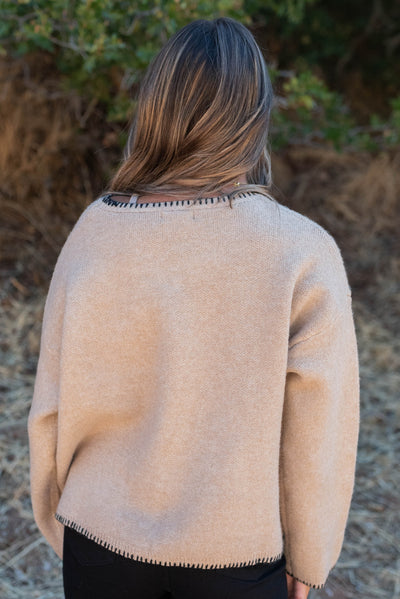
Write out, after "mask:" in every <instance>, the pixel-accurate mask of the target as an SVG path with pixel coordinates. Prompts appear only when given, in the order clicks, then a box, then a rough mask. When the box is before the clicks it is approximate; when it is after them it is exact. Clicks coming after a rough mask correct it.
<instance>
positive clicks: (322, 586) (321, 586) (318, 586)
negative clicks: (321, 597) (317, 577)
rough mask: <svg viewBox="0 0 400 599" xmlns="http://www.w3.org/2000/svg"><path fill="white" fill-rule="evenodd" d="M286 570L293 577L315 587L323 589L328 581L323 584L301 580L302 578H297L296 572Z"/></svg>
mask: <svg viewBox="0 0 400 599" xmlns="http://www.w3.org/2000/svg"><path fill="white" fill-rule="evenodd" d="M286 572H287V573H288V574H289V576H292V577H293V578H295V579H296V580H298V581H299V582H302V583H303V584H306V585H307V586H308V587H311V588H313V589H323V588H324V586H325V585H326V582H324V583H322V584H311V582H306V581H305V580H301V578H297V576H295V575H294V574H292V573H291V572H289V570H288V569H286Z"/></svg>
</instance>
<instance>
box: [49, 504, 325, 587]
mask: <svg viewBox="0 0 400 599" xmlns="http://www.w3.org/2000/svg"><path fill="white" fill-rule="evenodd" d="M55 518H56V520H58V521H59V522H61V524H63V525H64V526H68V527H69V528H73V529H74V530H76V531H77V532H79V533H81V534H83V535H85V537H87V538H89V539H91V540H93V541H95V542H96V543H98V544H99V545H101V546H102V547H105V548H106V549H110V551H113V552H114V553H118V554H119V555H122V557H128V558H130V559H135V560H138V561H141V562H147V563H149V564H158V565H160V566H181V567H182V566H183V567H185V568H202V569H205V570H216V569H220V568H235V567H244V566H253V565H256V564H269V563H271V562H275V561H277V560H278V559H281V558H282V557H283V551H281V553H278V555H276V556H274V557H260V558H257V559H252V560H249V561H246V562H230V563H229V564H204V563H203V564H193V563H190V562H165V561H164V562H163V561H158V560H155V559H149V558H147V557H142V556H140V555H134V554H133V553H128V552H127V551H125V550H122V549H118V547H114V546H113V545H110V543H108V542H107V541H103V540H102V539H100V538H99V537H96V536H95V535H94V534H93V533H91V532H89V531H88V530H86V528H84V527H83V526H80V525H79V524H76V522H73V521H72V520H69V519H68V518H64V516H61V515H60V514H57V513H56V514H55ZM300 582H302V581H300ZM304 584H306V583H304ZM315 588H319V587H315Z"/></svg>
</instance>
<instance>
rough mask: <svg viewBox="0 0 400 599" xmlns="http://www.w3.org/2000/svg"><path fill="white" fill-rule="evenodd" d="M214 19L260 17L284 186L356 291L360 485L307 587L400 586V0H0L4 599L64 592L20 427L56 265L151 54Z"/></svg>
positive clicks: (119, 142) (114, 146) (384, 591)
mask: <svg viewBox="0 0 400 599" xmlns="http://www.w3.org/2000/svg"><path fill="white" fill-rule="evenodd" d="M220 15H228V16H232V17H234V18H236V19H237V20H240V21H242V22H243V23H244V24H245V25H247V26H248V27H249V28H250V30H251V31H252V32H253V33H254V35H255V37H256V39H257V41H258V43H259V45H260V47H261V48H262V50H263V52H264V56H265V59H266V61H267V64H268V67H269V70H270V75H271V79H272V81H273V85H274V89H275V95H276V99H275V105H274V108H273V113H272V117H271V118H272V122H271V131H270V142H269V144H270V151H271V155H272V175H273V182H274V188H273V194H274V195H275V197H276V199H278V201H280V202H281V203H282V204H285V205H287V206H289V207H290V208H293V209H294V210H296V211H298V212H300V213H302V214H305V215H307V216H309V217H310V218H312V219H313V220H315V221H317V222H318V223H320V224H321V225H322V226H323V227H325V228H326V229H327V230H328V231H329V232H330V233H331V234H332V235H333V236H334V237H335V239H336V241H337V243H338V245H339V247H340V248H341V251H342V255H343V258H344V261H345V265H346V269H347V272H348V276H349V282H350V286H351V288H352V292H353V312H354V318H355V325H356V332H357V338H358V346H359V358H360V380H361V431H360V438H359V454H358V463H357V471H356V486H355V491H354V496H353V501H352V505H351V510H350V515H349V521H348V526H347V529H346V534H345V540H344V546H343V550H342V553H341V556H340V559H339V561H338V563H337V565H336V567H335V568H334V569H333V570H332V572H331V574H330V576H329V579H328V583H327V586H326V587H325V589H323V590H319V591H316V590H312V591H311V592H310V595H309V597H310V599H314V598H317V597H331V598H336V599H350V598H353V597H363V599H368V598H371V599H372V598H379V599H389V598H390V599H393V598H396V599H398V598H399V597H400V555H399V529H400V525H399V518H400V517H399V514H400V500H399V492H398V490H399V488H400V484H399V483H400V481H399V478H400V477H399V469H398V468H397V465H398V462H397V460H395V452H396V451H397V459H398V456H399V453H398V450H399V437H400V428H399V411H400V407H399V406H400V402H399V389H400V368H399V365H400V301H399V300H400V252H399V246H400V235H399V229H400V210H399V208H400V3H399V2H398V1H396V0H393V1H391V0H368V1H367V0H347V1H346V2H341V1H340V0H323V1H322V0H282V1H280V0H237V1H235V0H220V1H214V2H212V1H208V0H204V1H192V0H186V1H181V0H158V1H155V2H148V1H147V0H130V1H129V0H76V1H70V2H65V1H64V0H36V1H33V0H14V1H12V2H9V1H8V2H6V1H3V0H0V211H1V219H0V257H1V269H0V331H1V336H0V351H1V359H0V418H1V420H0V472H1V477H0V597H1V598H2V599H14V598H15V599H20V598H28V597H29V598H33V597H35V598H41V599H54V598H60V599H61V598H62V597H63V591H62V576H61V562H60V560H59V559H58V557H57V556H56V555H55V553H54V552H53V550H52V549H51V548H50V546H48V545H47V543H46V541H45V540H44V538H43V537H42V536H41V534H40V533H39V531H38V529H37V527H36V524H35V523H34V520H33V516H32V508H31V502H30V495H29V453H28V438H27V429H26V424H27V415H28V411H29V407H30V402H31V399H32V390H33V383H34V377H35V371H36V365H37V359H38V353H39V341H40V331H41V320H42V315H43V307H44V301H45V298H46V293H47V290H48V285H49V282H50V278H51V274H52V271H53V268H54V265H55V261H56V259H57V256H58V253H59V251H60V249H61V247H62V245H63V243H64V241H65V239H66V237H67V235H68V233H69V231H70V230H71V228H72V227H73V225H74V223H75V222H76V220H77V219H78V217H79V215H80V214H81V213H82V211H83V210H84V209H85V207H86V206H87V205H88V204H89V203H91V202H92V201H93V200H95V199H96V198H97V197H98V196H99V194H100V193H101V192H102V190H103V189H104V187H105V186H106V185H107V183H108V180H109V177H110V176H111V174H112V173H113V172H114V171H115V169H116V168H117V166H118V165H119V162H120V160H121V157H122V149H123V147H124V145H125V142H126V140H127V133H128V122H129V118H130V116H131V115H132V113H133V111H134V108H135V93H136V90H137V86H138V84H139V82H140V80H141V77H142V74H143V72H144V70H145V68H146V66H147V64H148V62H149V60H150V59H151V58H152V56H153V55H154V54H155V53H156V52H157V51H158V50H159V49H160V47H161V46H162V45H163V43H164V42H165V41H166V40H167V39H168V38H169V37H170V35H171V34H173V33H174V32H175V31H176V30H177V29H179V28H180V27H182V26H183V25H185V24H186V23H188V22H189V21H191V20H193V19H196V18H200V17H204V18H214V17H217V16H220ZM333 367H334V365H333Z"/></svg>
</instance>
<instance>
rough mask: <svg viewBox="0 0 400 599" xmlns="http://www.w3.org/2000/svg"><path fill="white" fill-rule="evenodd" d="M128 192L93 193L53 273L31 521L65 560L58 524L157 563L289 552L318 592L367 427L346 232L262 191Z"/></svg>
mask: <svg viewBox="0 0 400 599" xmlns="http://www.w3.org/2000/svg"><path fill="white" fill-rule="evenodd" d="M114 197H115V196H114ZM132 202H133V203H122V202H119V201H115V200H113V199H112V198H110V196H108V195H106V196H102V197H100V198H98V199H96V200H95V201H93V202H92V203H91V204H90V205H89V206H88V207H87V208H86V209H85V210H84V211H83V213H82V214H81V216H80V217H79V219H78V221H77V223H76V224H75V226H74V227H73V229H72V231H71V232H70V234H69V236H68V238H67V240H66V242H65V244H64V246H63V248H62V250H61V252H60V255H59V257H58V260H57V263H56V266H55V269H54V273H53V276H52V279H51V283H50V287H49V291H48V295H47V299H46V303H45V309H44V315H43V324H42V334H41V342H40V355H39V361H38V365H37V374H36V379H35V386H34V394H33V401H32V406H31V410H30V414H29V421H28V432H29V443H30V461H31V497H32V505H33V511H34V516H35V519H36V522H37V524H38V527H39V529H40V530H41V532H42V533H43V535H44V536H45V537H46V539H47V540H48V542H49V543H50V544H51V546H52V547H53V548H54V550H55V551H56V553H57V555H58V556H59V557H60V558H62V552H63V547H62V542H63V525H67V526H71V527H73V528H75V529H76V530H78V531H80V532H82V533H83V534H84V535H87V536H88V537H89V538H92V539H94V540H95V541H96V542H97V543H100V544H102V545H106V546H107V547H109V548H110V549H111V550H112V551H115V552H117V553H119V554H122V555H125V556H128V557H130V558H132V559H136V560H144V561H148V562H152V563H158V564H164V565H174V564H175V565H181V566H186V567H198V568H209V569H211V568H222V567H225V566H230V567H232V566H242V565H250V564H255V563H258V562H269V561H272V560H275V559H278V558H279V557H281V556H282V553H284V554H285V556H286V560H287V571H288V573H290V574H292V575H293V576H295V577H296V578H298V579H299V580H301V581H303V582H305V583H306V584H308V585H310V586H314V587H316V588H318V587H321V586H323V585H324V584H325V582H326V579H327V577H328V574H329V571H330V570H331V568H332V567H333V566H334V565H335V563H336V562H337V560H338V558H339V555H340V552H341V548H342V544H343V539H344V532H345V527H346V523H347V519H348V513H349V508H350V502H351V498H352V493H353V487H354V475H355V463H356V453H357V442H358V432H359V370H358V353H357V341H356V335H355V327H354V321H353V314H352V303H351V302H352V299H351V289H350V287H349V283H348V279H347V274H346V270H345V267H344V263H343V259H342V256H341V253H340V250H339V248H338V245H337V244H336V242H335V241H334V238H333V237H332V236H331V235H330V234H329V233H328V232H327V231H326V230H325V229H324V228H323V227H321V226H320V225H318V224H317V223H316V222H314V221H312V220H310V219H309V218H307V217H305V216H303V215H301V214H299V213H298V212H296V211H294V210H291V209H289V208H287V207H285V206H283V205H281V204H280V203H278V202H274V201H272V200H271V199H268V198H266V197H265V196H262V195H261V194H259V193H251V192H247V193H242V194H241V195H240V196H238V197H236V199H233V200H232V204H230V202H229V198H227V196H223V197H220V198H213V199H210V198H208V199H207V201H206V200H204V199H203V200H201V201H200V200H197V201H194V200H189V201H188V200H176V201H174V202H169V203H166V204H165V203H154V204H135V203H134V200H132Z"/></svg>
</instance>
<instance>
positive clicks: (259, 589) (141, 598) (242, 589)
mask: <svg viewBox="0 0 400 599" xmlns="http://www.w3.org/2000/svg"><path fill="white" fill-rule="evenodd" d="M63 551H64V556H63V580H64V592H65V598H66V599H128V598H129V599H168V598H170V599H171V598H172V599H287V597H288V591H287V584H286V573H285V565H286V559H285V556H283V557H282V558H281V559H279V560H276V561H274V562H270V563H267V564H256V565H251V566H243V567H232V568H215V569H211V570H209V569H205V568H203V569H202V568H189V567H184V566H164V565H161V564H149V563H148V562H141V561H139V560H133V559H131V558H127V557H123V556H122V555H119V554H118V553H115V552H113V551H110V550H109V549H106V548H105V547H102V546H101V545H99V544H98V543H95V542H94V541H92V540H90V539H88V538H87V537H85V536H84V535H82V534H80V533H78V532H76V531H75V530H73V529H72V528H69V527H67V526H65V527H64V549H63Z"/></svg>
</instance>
